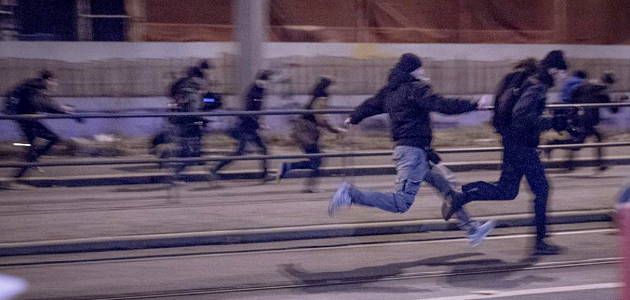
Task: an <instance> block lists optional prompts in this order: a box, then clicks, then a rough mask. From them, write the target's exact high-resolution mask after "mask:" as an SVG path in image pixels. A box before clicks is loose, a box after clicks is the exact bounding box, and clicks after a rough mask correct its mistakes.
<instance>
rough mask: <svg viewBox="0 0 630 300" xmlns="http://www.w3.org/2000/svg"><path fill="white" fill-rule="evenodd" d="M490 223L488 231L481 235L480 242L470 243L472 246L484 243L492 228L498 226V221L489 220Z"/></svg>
mask: <svg viewBox="0 0 630 300" xmlns="http://www.w3.org/2000/svg"><path fill="white" fill-rule="evenodd" d="M488 222H489V223H490V225H489V226H490V229H489V230H488V231H486V233H484V235H483V236H481V238H480V239H479V242H478V243H470V246H471V247H473V248H474V247H477V246H479V245H481V244H482V243H483V241H485V240H486V238H487V237H488V234H490V232H492V230H494V228H495V227H496V226H497V222H495V221H494V220H490V221H488ZM488 222H486V223H484V224H483V225H486V224H488Z"/></svg>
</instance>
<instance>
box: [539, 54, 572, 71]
mask: <svg viewBox="0 0 630 300" xmlns="http://www.w3.org/2000/svg"><path fill="white" fill-rule="evenodd" d="M540 65H541V66H542V67H543V68H544V69H551V68H556V69H559V70H566V69H567V63H566V61H565V60H564V52H562V51H561V50H553V51H551V52H549V54H547V56H545V58H543V60H541V61H540Z"/></svg>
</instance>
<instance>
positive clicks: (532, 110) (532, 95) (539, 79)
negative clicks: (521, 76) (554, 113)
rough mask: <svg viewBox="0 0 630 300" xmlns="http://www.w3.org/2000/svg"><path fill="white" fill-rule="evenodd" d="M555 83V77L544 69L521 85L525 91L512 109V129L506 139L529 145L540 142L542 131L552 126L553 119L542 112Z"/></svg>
mask: <svg viewBox="0 0 630 300" xmlns="http://www.w3.org/2000/svg"><path fill="white" fill-rule="evenodd" d="M553 83H554V82H553V77H551V75H549V73H547V71H546V70H544V69H541V70H539V71H538V73H536V74H535V75H533V76H531V77H530V78H529V79H527V81H526V82H525V84H524V85H523V86H522V87H521V89H522V90H523V93H522V94H521V97H520V98H519V99H518V101H517V102H516V105H514V109H513V110H512V122H511V124H510V129H511V130H509V133H508V134H506V135H504V139H505V138H508V139H510V140H512V141H513V142H515V143H517V144H520V145H523V146H527V147H537V146H538V145H539V144H540V133H541V132H543V131H545V130H549V129H551V127H552V122H551V120H552V119H551V118H548V117H543V116H542V113H543V111H544V110H545V103H546V101H547V90H548V89H549V88H550V87H552V86H553Z"/></svg>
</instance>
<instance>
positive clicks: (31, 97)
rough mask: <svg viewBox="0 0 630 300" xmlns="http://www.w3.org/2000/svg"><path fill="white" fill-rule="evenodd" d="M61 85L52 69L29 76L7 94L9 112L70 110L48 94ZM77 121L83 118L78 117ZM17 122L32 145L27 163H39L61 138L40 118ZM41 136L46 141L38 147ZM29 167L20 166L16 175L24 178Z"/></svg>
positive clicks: (57, 111)
mask: <svg viewBox="0 0 630 300" xmlns="http://www.w3.org/2000/svg"><path fill="white" fill-rule="evenodd" d="M57 84H58V83H57V78H56V77H55V75H54V74H53V73H52V72H50V71H47V70H43V71H41V72H40V74H39V77H37V78H32V79H28V80H26V81H24V82H23V83H21V84H19V85H18V86H17V87H15V88H14V89H13V90H11V92H10V93H9V94H8V95H7V107H6V108H5V112H6V113H8V114H18V115H22V114H37V113H39V112H46V113H53V114H67V113H69V111H70V109H69V107H66V106H63V105H61V104H59V103H57V102H56V101H54V100H53V99H52V98H50V96H49V95H48V94H49V92H50V91H51V90H53V89H54V88H55V87H56V86H57ZM77 121H81V120H79V119H77ZM16 122H17V123H18V125H19V126H20V129H21V130H22V133H23V134H24V136H25V137H26V140H27V142H28V144H29V145H30V147H29V148H28V152H27V153H26V161H27V162H36V161H37V159H38V158H39V157H40V156H42V155H44V154H46V153H47V152H48V151H49V150H50V149H51V148H52V147H53V146H54V145H55V144H56V143H58V142H59V140H60V138H59V136H58V135H57V134H55V133H54V132H52V131H51V130H50V129H48V127H46V126H45V125H44V124H42V123H41V122H40V121H38V120H35V119H22V120H17V121H16ZM37 138H40V139H43V140H45V141H46V144H44V145H43V146H41V147H38V146H37V145H36V143H35V141H36V139H37ZM28 169H29V168H28V167H23V168H21V169H19V170H18V171H17V173H16V174H15V175H14V177H15V178H20V177H22V176H23V175H24V174H25V173H26V171H27V170H28Z"/></svg>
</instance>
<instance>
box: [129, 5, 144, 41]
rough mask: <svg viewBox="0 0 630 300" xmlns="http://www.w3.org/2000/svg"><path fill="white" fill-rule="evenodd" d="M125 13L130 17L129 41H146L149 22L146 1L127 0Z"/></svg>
mask: <svg viewBox="0 0 630 300" xmlns="http://www.w3.org/2000/svg"><path fill="white" fill-rule="evenodd" d="M125 11H126V12H127V15H128V16H129V17H130V18H129V21H128V23H127V40H128V41H130V42H141V41H144V39H145V38H144V34H145V30H146V29H145V26H146V25H145V23H146V22H147V3H146V0H125Z"/></svg>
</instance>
